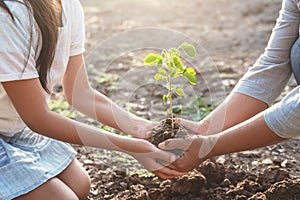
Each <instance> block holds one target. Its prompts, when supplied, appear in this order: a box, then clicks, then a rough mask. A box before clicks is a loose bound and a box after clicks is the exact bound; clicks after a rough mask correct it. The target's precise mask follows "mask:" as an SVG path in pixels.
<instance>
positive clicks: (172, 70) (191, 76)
mask: <svg viewBox="0 0 300 200" xmlns="http://www.w3.org/2000/svg"><path fill="white" fill-rule="evenodd" d="M180 50H183V51H184V52H185V55H186V56H188V57H190V58H195V56H196V49H195V47H194V46H193V45H192V44H188V43H186V42H184V43H183V44H181V45H180V46H179V47H178V48H171V49H169V50H165V49H164V50H162V52H161V54H154V53H150V54H148V55H147V56H146V58H145V60H144V64H145V65H148V66H156V67H157V71H158V73H156V74H155V75H154V79H155V80H157V81H163V82H164V83H165V84H164V86H165V87H166V88H167V90H168V93H167V94H164V95H163V101H164V103H169V111H170V117H171V121H172V122H171V123H172V130H173V128H174V114H173V98H172V95H173V94H174V93H175V94H177V95H178V96H181V97H182V96H184V90H183V88H179V87H176V86H174V84H173V83H174V79H176V78H178V77H185V78H186V80H187V81H188V82H189V83H190V84H191V85H196V82H197V79H196V72H195V70H194V69H193V68H191V67H186V66H185V65H184V64H183V62H182V60H181V57H180V56H181V53H180Z"/></svg>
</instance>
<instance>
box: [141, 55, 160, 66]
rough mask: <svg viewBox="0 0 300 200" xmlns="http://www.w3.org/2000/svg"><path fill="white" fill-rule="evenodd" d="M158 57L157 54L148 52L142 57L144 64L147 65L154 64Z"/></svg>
mask: <svg viewBox="0 0 300 200" xmlns="http://www.w3.org/2000/svg"><path fill="white" fill-rule="evenodd" d="M159 58H160V55H159V54H154V53H150V54H148V55H147V56H146V58H145V59H144V64H145V65H149V66H151V65H155V64H157V62H158V59H159Z"/></svg>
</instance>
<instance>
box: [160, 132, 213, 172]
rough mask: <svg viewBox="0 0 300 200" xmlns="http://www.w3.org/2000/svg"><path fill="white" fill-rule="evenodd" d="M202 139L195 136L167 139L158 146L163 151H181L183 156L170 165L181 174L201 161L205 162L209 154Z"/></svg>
mask: <svg viewBox="0 0 300 200" xmlns="http://www.w3.org/2000/svg"><path fill="white" fill-rule="evenodd" d="M203 141H204V137H202V136H195V137H192V138H188V139H182V138H176V139H169V140H166V141H165V142H162V143H160V144H159V145H158V146H159V148H161V149H163V150H174V149H180V150H183V151H184V152H183V154H182V155H181V156H180V158H179V159H178V160H176V161H175V162H174V163H172V167H173V166H174V167H175V168H174V169H175V170H178V171H181V172H188V171H190V170H192V169H194V168H196V167H198V166H199V165H200V164H201V163H202V162H203V161H205V160H206V159H207V158H208V156H207V154H208V153H209V151H208V150H210V148H208V147H207V145H206V144H205V142H203Z"/></svg>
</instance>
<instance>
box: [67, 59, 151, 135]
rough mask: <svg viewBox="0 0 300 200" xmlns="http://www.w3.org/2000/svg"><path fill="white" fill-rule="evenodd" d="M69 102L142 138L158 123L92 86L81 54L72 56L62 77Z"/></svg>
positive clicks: (83, 111) (85, 112) (78, 108)
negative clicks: (118, 102)
mask: <svg viewBox="0 0 300 200" xmlns="http://www.w3.org/2000/svg"><path fill="white" fill-rule="evenodd" d="M63 88H64V93H65V96H66V99H67V101H68V103H69V104H71V105H72V106H73V107H74V108H76V109H77V110H79V111H80V112H82V113H84V114H86V115H88V116H90V117H92V118H94V119H96V120H98V121H99V122H101V123H103V124H106V125H108V126H111V127H113V128H116V129H118V130H121V131H123V132H125V133H127V134H130V135H133V136H135V137H139V138H147V137H148V135H147V132H148V131H150V130H151V129H152V128H153V127H154V126H155V125H156V123H154V122H150V121H148V120H145V119H143V118H140V117H137V116H135V115H133V114H130V113H129V112H126V111H125V110H124V109H122V108H120V107H119V106H117V105H116V104H115V103H113V102H112V101H111V100H110V99H109V98H107V97H106V96H104V95H103V94H101V93H99V92H97V91H96V90H94V89H93V88H91V87H90V84H89V82H88V78H87V73H86V69H85V64H84V59H83V56H82V55H78V56H73V57H71V58H70V61H69V64H68V67H67V71H66V73H65V75H64V78H63Z"/></svg>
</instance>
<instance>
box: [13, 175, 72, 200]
mask: <svg viewBox="0 0 300 200" xmlns="http://www.w3.org/2000/svg"><path fill="white" fill-rule="evenodd" d="M41 199H43V200H53V199H57V200H78V197H77V196H76V194H75V193H74V192H73V191H72V190H71V189H70V188H69V187H68V186H67V185H66V184H65V183H63V182H62V181H61V180H60V179H58V178H52V179H50V180H49V181H47V182H46V183H44V184H43V185H41V186H40V187H38V188H36V189H34V190H32V191H31V192H29V193H27V194H24V195H22V196H20V197H17V198H16V199H15V200H41Z"/></svg>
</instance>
